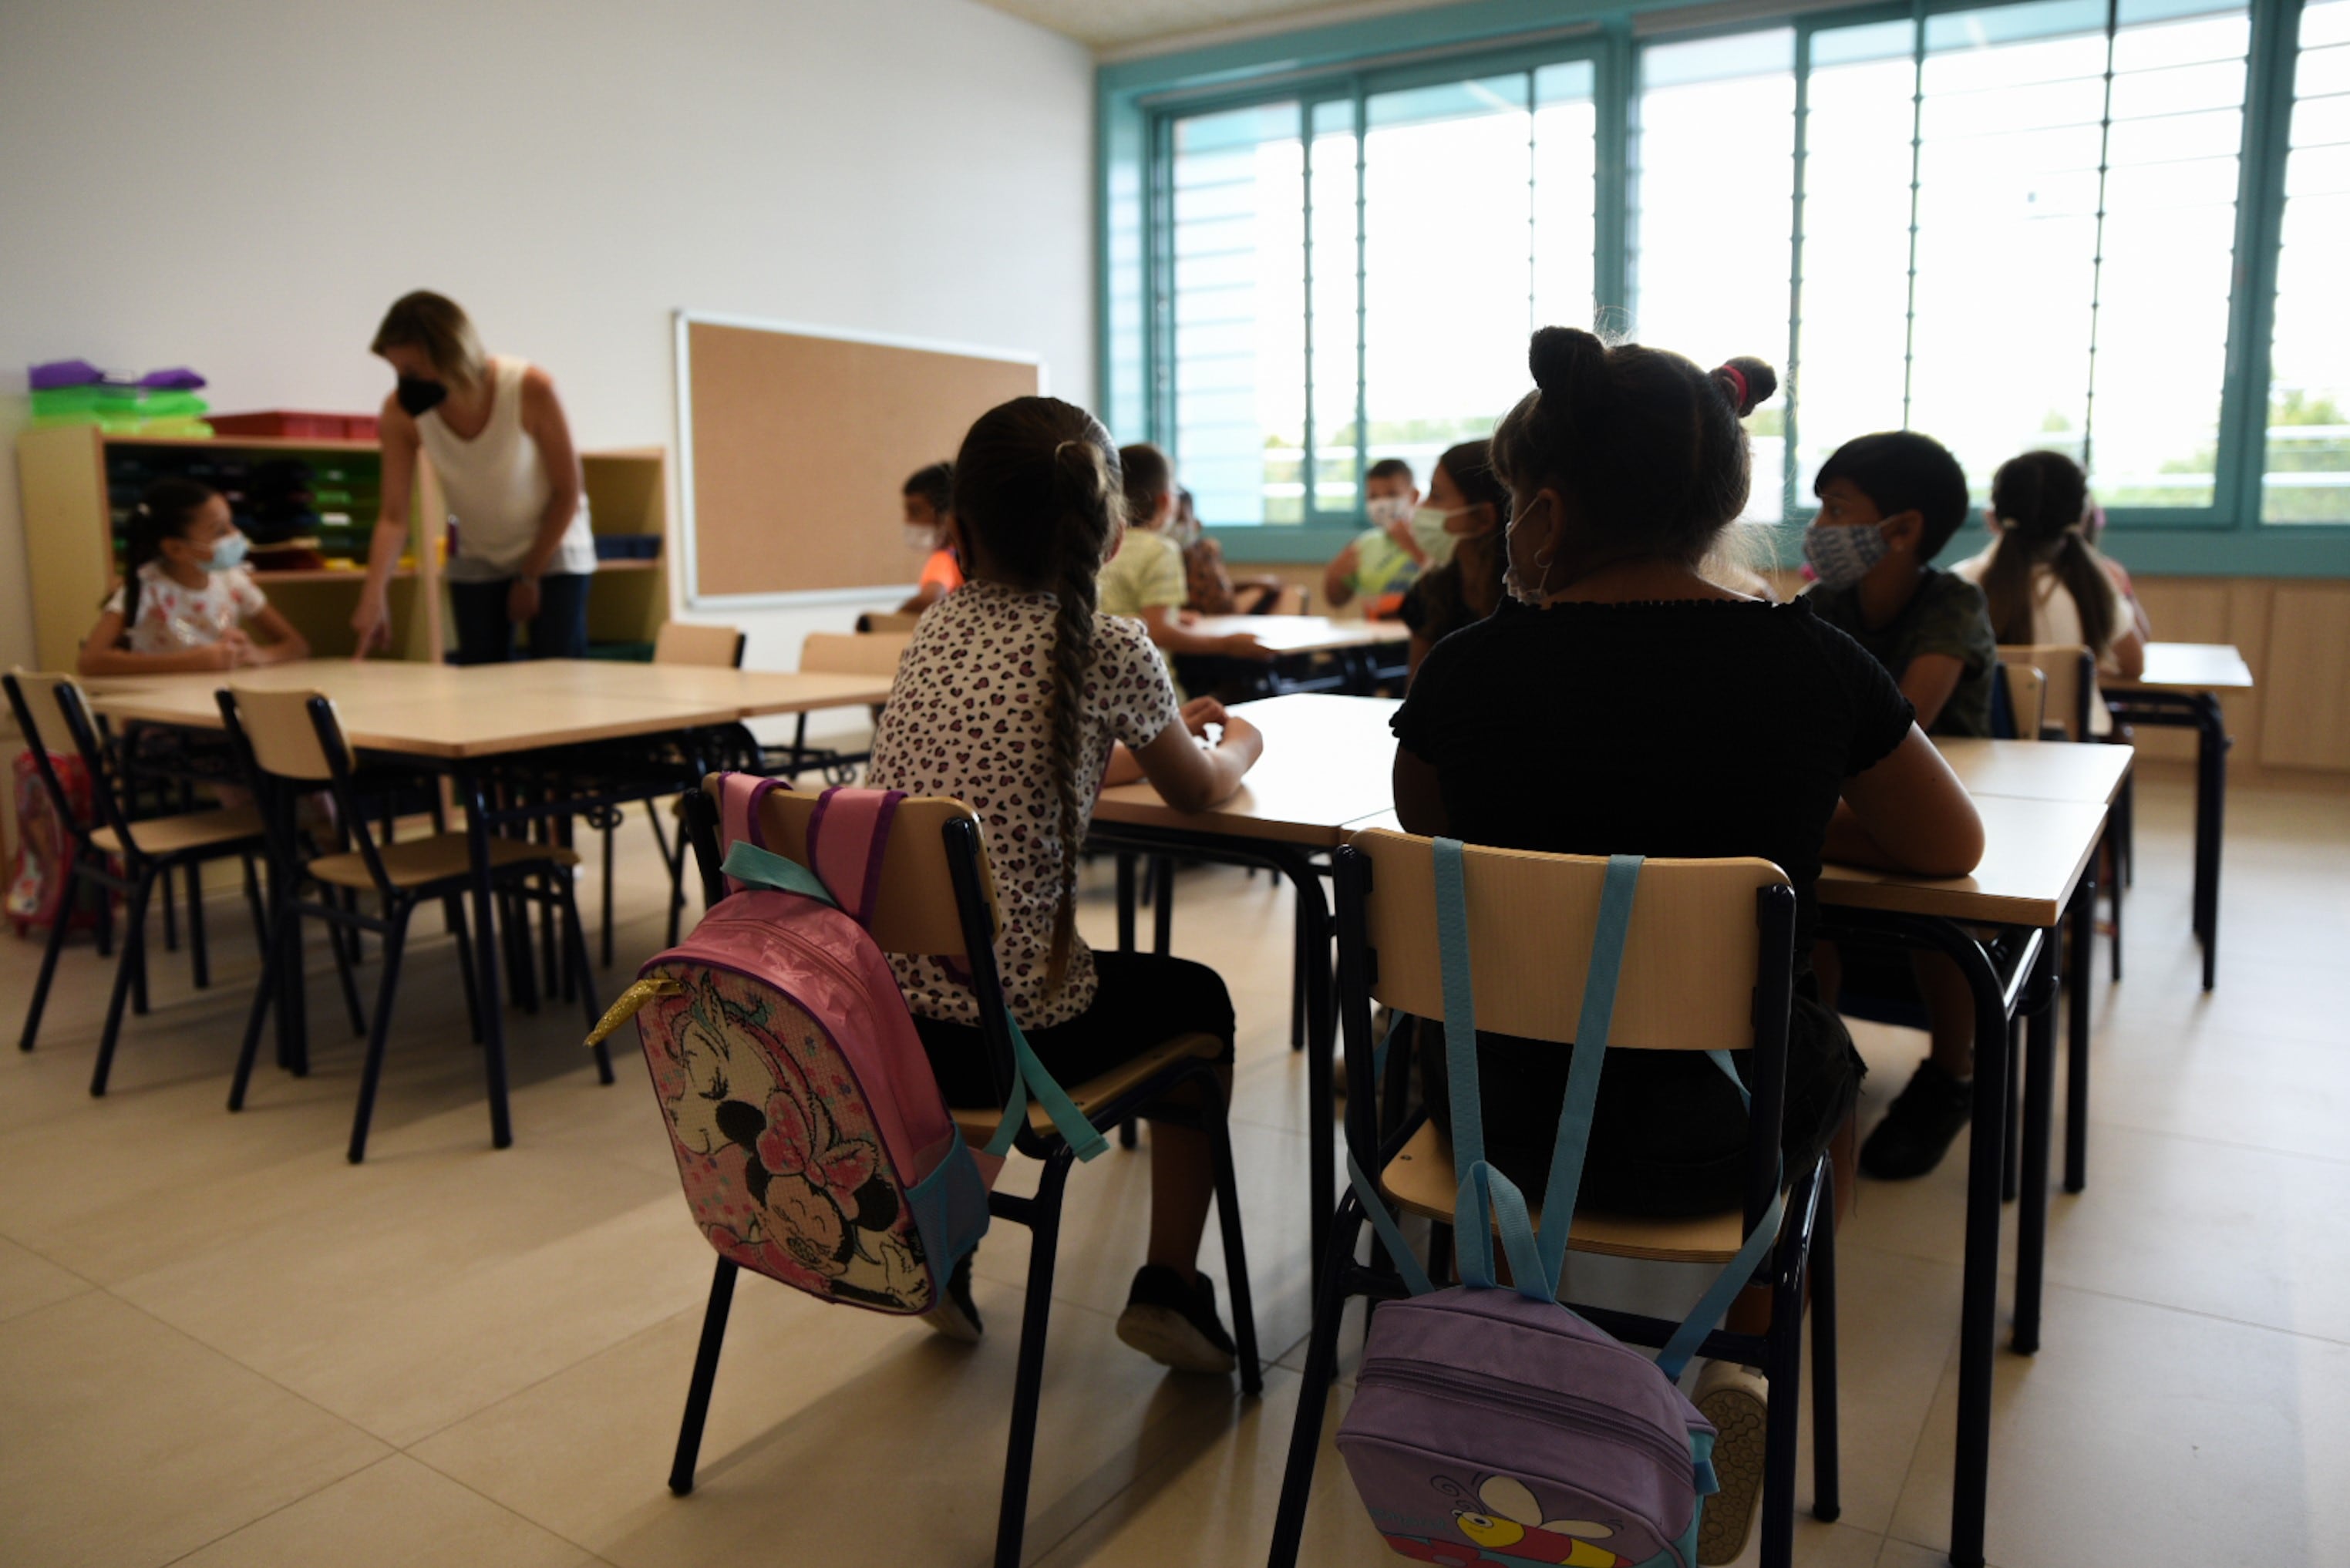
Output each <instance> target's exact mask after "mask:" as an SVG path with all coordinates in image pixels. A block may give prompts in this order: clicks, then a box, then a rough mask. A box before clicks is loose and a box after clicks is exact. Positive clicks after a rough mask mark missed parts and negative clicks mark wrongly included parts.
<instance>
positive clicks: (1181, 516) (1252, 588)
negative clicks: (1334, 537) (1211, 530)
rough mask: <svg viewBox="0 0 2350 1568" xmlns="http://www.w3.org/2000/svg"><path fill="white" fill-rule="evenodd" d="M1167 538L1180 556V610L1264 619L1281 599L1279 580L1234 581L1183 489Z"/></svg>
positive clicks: (1251, 578)
mask: <svg viewBox="0 0 2350 1568" xmlns="http://www.w3.org/2000/svg"><path fill="white" fill-rule="evenodd" d="M1167 532H1168V536H1169V537H1170V538H1171V539H1173V540H1174V541H1175V544H1176V546H1177V548H1179V549H1180V550H1181V551H1182V552H1183V583H1184V598H1183V607H1184V608H1185V609H1187V610H1191V611H1192V612H1194V613H1195V614H1199V615H1264V614H1267V613H1269V612H1270V611H1271V610H1272V608H1273V603H1274V600H1275V599H1277V598H1279V597H1281V579H1280V578H1279V577H1266V576H1245V577H1235V576H1232V571H1231V569H1230V568H1229V567H1227V566H1225V565H1224V547H1223V546H1222V545H1219V544H1218V543H1216V541H1214V540H1213V539H1211V538H1209V537H1208V531H1207V530H1206V529H1205V528H1203V527H1201V525H1200V508H1199V504H1198V503H1197V502H1196V501H1195V500H1193V499H1192V495H1191V492H1190V491H1188V490H1186V489H1184V488H1182V486H1180V485H1178V486H1176V489H1175V521H1174V522H1172V523H1170V524H1168V530H1167Z"/></svg>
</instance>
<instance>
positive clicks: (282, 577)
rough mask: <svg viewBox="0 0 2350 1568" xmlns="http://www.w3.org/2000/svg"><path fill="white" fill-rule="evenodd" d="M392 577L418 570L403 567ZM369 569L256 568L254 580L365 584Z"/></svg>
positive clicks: (395, 577)
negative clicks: (268, 569) (280, 570)
mask: <svg viewBox="0 0 2350 1568" xmlns="http://www.w3.org/2000/svg"><path fill="white" fill-rule="evenodd" d="M391 575H392V576H393V578H394V579H395V580H396V579H398V578H400V577H412V576H415V575H416V568H415V567H413V566H401V567H400V568H398V569H397V570H395V571H394V572H393V573H392V574H391ZM367 576H368V575H367V568H365V567H364V566H359V567H340V566H296V567H293V568H291V569H289V570H286V571H282V572H272V571H266V570H261V569H258V568H256V569H255V572H254V574H253V580H254V581H255V582H256V583H261V584H264V585H266V584H270V583H363V582H366V581H367Z"/></svg>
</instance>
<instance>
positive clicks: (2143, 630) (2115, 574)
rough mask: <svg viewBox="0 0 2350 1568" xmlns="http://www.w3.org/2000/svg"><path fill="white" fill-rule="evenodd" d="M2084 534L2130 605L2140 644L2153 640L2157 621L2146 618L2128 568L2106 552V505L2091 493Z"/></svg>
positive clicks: (2098, 562) (2101, 564)
mask: <svg viewBox="0 0 2350 1568" xmlns="http://www.w3.org/2000/svg"><path fill="white" fill-rule="evenodd" d="M2081 536H2082V537H2083V538H2085V539H2086V540H2088V542H2089V548H2091V549H2092V550H2095V551H2096V552H2097V564H2098V565H2099V566H2103V567H2105V568H2106V576H2109V577H2111V578H2113V580H2114V587H2116V588H2118V589H2120V590H2121V596H2122V603H2124V604H2126V605H2127V606H2128V607H2129V613H2130V623H2131V624H2132V625H2133V626H2136V627H2137V639H2138V641H2139V642H2140V643H2141V644H2144V643H2148V642H2152V641H2153V640H2154V622H2153V621H2152V620H2150V619H2148V618H2147V613H2146V606H2144V605H2142V604H2140V603H2138V598H2137V585H2136V584H2135V583H2133V582H2131V581H2130V575H2129V568H2128V567H2127V566H2123V565H2122V564H2121V563H2120V562H2119V561H2116V560H2115V559H2114V558H2113V557H2112V556H2108V555H2106V553H2105V540H2106V509H2105V508H2104V507H2102V506H2100V505H2098V504H2097V498H2096V497H2095V496H2094V495H2093V496H2091V497H2089V520H2088V521H2087V522H2086V523H2085V524H2083V525H2082V528H2081Z"/></svg>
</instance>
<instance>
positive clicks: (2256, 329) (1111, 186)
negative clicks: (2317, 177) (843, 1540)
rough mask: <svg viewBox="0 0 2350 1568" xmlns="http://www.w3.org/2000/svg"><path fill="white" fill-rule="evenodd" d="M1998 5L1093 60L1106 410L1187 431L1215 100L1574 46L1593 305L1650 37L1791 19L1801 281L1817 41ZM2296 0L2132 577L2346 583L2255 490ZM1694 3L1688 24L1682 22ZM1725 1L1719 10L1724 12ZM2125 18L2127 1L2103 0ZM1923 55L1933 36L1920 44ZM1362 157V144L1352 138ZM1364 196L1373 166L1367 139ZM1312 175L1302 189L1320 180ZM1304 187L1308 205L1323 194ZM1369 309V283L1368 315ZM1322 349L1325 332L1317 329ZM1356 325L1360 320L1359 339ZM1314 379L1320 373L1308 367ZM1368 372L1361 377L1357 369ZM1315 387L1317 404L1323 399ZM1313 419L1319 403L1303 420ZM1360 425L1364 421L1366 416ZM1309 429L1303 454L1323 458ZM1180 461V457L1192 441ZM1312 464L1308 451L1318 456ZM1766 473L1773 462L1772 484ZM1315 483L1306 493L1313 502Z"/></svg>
mask: <svg viewBox="0 0 2350 1568" xmlns="http://www.w3.org/2000/svg"><path fill="white" fill-rule="evenodd" d="M1982 4H1983V0H1911V3H1908V4H1900V3H1894V4H1874V5H1846V6H1837V7H1835V8H1818V9H1809V8H1802V7H1800V6H1795V7H1790V8H1789V9H1788V10H1786V11H1784V12H1779V13H1769V12H1758V14H1756V15H1753V16H1741V17H1739V18H1738V19H1737V20H1735V21H1734V22H1724V21H1721V19H1720V18H1721V12H1720V10H1719V9H1717V8H1714V7H1705V8H1702V9H1696V10H1690V9H1689V8H1687V7H1684V6H1677V5H1672V4H1668V3H1664V0H1659V3H1657V4H1651V5H1639V4H1635V5H1628V6H1627V5H1621V4H1598V3H1595V0H1565V3H1564V4H1562V3H1559V0H1549V3H1540V0H1466V3H1464V4H1457V5H1449V6H1445V7H1441V8H1440V9H1437V10H1432V11H1422V12H1407V13H1402V14H1399V15H1395V16H1381V17H1375V18H1367V19H1362V20H1357V21H1349V22H1341V23H1335V24H1330V25H1326V26H1316V27H1309V28H1305V29H1301V30H1298V31H1295V32H1290V33H1284V34H1278V35H1274V36H1265V37H1259V38H1251V39H1245V40H1240V41H1235V42H1231V43H1225V44H1220V45H1213V46H1210V47H1203V48H1198V49H1191V50H1186V51H1182V52H1180V53H1171V54H1162V55H1154V56H1149V57H1140V58H1136V59H1129V60H1124V61H1113V62H1108V63H1105V64H1104V65H1103V66H1102V67H1099V69H1098V71H1097V82H1096V87H1097V102H1096V108H1097V153H1098V158H1097V162H1098V175H1099V180H1100V190H1099V200H1100V207H1099V212H1100V215H1101V226H1100V233H1099V235H1098V253H1097V263H1098V265H1097V298H1096V305H1097V315H1096V319H1097V324H1098V338H1099V344H1098V358H1097V380H1096V386H1097V389H1098V400H1099V402H1100V405H1101V410H1102V413H1103V417H1104V418H1105V420H1106V421H1107V422H1108V424H1109V425H1110V428H1111V429H1112V430H1114V431H1118V432H1120V434H1121V435H1126V434H1128V433H1129V432H1137V431H1140V432H1147V433H1148V436H1149V439H1151V440H1154V441H1161V442H1165V441H1170V439H1171V437H1172V434H1173V431H1172V424H1173V406H1172V404H1173V400H1172V395H1171V389H1172V370H1173V367H1172V366H1171V364H1168V363H1165V362H1164V361H1165V359H1166V358H1167V348H1166V345H1167V343H1168V342H1169V341H1170V337H1169V333H1168V328H1169V326H1170V318H1169V317H1168V315H1167V312H1168V311H1170V310H1171V307H1172V300H1171V296H1170V295H1169V294H1168V292H1167V291H1166V290H1165V289H1163V288H1161V287H1160V286H1159V285H1160V283H1161V281H1162V280H1163V279H1165V278H1167V277H1168V276H1170V272H1169V270H1168V269H1169V267H1170V261H1171V251H1170V242H1171V234H1170V226H1171V225H1170V223H1169V222H1168V213H1170V210H1171V208H1170V198H1171V192H1170V189H1169V175H1170V156H1169V152H1170V147H1171V135H1172V127H1173V123H1174V121H1175V120H1176V119H1179V118H1182V117H1186V116H1189V115H1192V114H1197V113H1201V112H1207V111H1211V110H1214V109H1233V108H1241V107H1245V106H1248V105H1251V104H1259V103H1265V102H1280V101H1285V100H1289V99H1296V100H1298V101H1299V103H1300V115H1301V120H1304V119H1305V118H1306V117H1309V116H1310V115H1311V113H1312V108H1311V106H1312V104H1313V103H1314V102H1315V101H1321V100H1326V99H1332V98H1336V97H1343V96H1347V95H1348V94H1351V95H1352V96H1353V99H1354V102H1355V106H1356V125H1357V134H1358V135H1359V134H1360V132H1361V128H1362V124H1363V120H1362V115H1363V101H1364V99H1365V98H1366V97H1367V96H1368V94H1370V93H1372V92H1378V91H1384V90H1388V88H1391V87H1395V86H1409V85H1414V84H1416V83H1423V82H1430V81H1441V80H1446V79H1452V78H1462V77H1468V76H1472V75H1492V74H1499V73H1505V72H1512V71H1518V70H1529V71H1530V70H1533V69H1534V68H1536V67H1539V66H1543V65H1548V64H1551V63H1554V62H1555V61H1559V60H1565V59H1578V58H1585V59H1589V60H1591V61H1592V63H1593V67H1594V76H1595V82H1594V101H1595V108H1596V123H1597V128H1598V129H1597V138H1598V140H1597V146H1596V149H1595V151H1596V172H1597V188H1596V192H1595V195H1596V208H1595V218H1596V223H1595V230H1596V254H1595V256H1594V268H1593V275H1594V279H1595V285H1596V292H1597V295H1598V297H1599V299H1600V300H1601V301H1602V302H1606V303H1614V302H1626V301H1627V293H1628V286H1629V284H1630V281H1631V280H1630V277H1629V275H1628V273H1629V267H1630V246H1631V241H1632V237H1633V236H1632V234H1631V227H1630V225H1631V221H1632V213H1631V203H1632V197H1633V192H1632V191H1631V189H1630V185H1631V179H1632V174H1631V171H1629V170H1628V169H1627V151H1628V149H1629V143H1630V138H1631V135H1632V126H1633V119H1634V116H1635V114H1636V113H1637V109H1638V92H1639V82H1638V66H1639V50H1640V48H1641V47H1644V46H1647V45H1649V44H1658V43H1667V42H1678V41H1680V40H1683V39H1690V38H1700V37H1706V36H1731V35H1735V34H1738V33H1742V32H1749V31H1756V30H1762V29H1766V28H1772V27H1793V28H1794V30H1795V36H1796V64H1795V91H1796V104H1795V115H1796V119H1795V168H1794V182H1793V192H1794V194H1793V201H1792V202H1791V211H1790V234H1789V236H1788V244H1789V246H1790V260H1791V267H1790V274H1791V276H1792V277H1794V279H1795V280H1796V282H1797V285H1798V287H1800V282H1801V277H1802V270H1801V265H1800V263H1801V250H1800V247H1801V243H1802V242H1801V222H1800V217H1801V212H1802V203H1803V201H1804V187H1803V170H1804V141H1803V138H1804V109H1805V99H1804V94H1805V88H1806V84H1807V80H1808V70H1807V67H1808V64H1809V57H1810V46H1811V40H1812V37H1813V36H1814V35H1815V34H1816V33H1818V32H1820V31H1822V30H1824V29H1826V28H1832V27H1839V26H1851V25H1853V24H1854V23H1856V22H1867V21H1872V20H1887V21H1895V20H1905V19H1906V20H1908V21H1911V22H1912V23H1913V24H1915V25H1917V26H1918V29H1919V36H1921V37H1922V36H1923V23H1924V20H1925V19H1926V18H1927V17H1929V16H1935V15H1938V14H1941V13H1945V12H1951V11H1967V10H1975V9H1980V8H1981V6H1982ZM2301 9H2302V4H2301V0H2249V10H2250V19H2251V34H2250V38H2249V41H2248V46H2247V58H2246V78H2245V96H2244V106H2243V125H2242V140H2241V152H2240V156H2239V162H2238V191H2237V202H2236V214H2235V223H2236V231H2235V236H2234V243H2235V257H2236V262H2235V283H2234V286H2233V288H2232V289H2231V290H2230V298H2229V305H2228V315H2227V320H2228V346H2227V351H2226V358H2225V369H2224V372H2223V379H2222V383H2221V389H2220V422H2219V441H2218V466H2217V472H2216V474H2215V484H2214V493H2213V498H2212V504H2211V505H2210V507H2208V508H2205V507H2164V508H2152V507H2134V508H2116V509H2114V510H2113V511H2112V512H2111V514H2109V518H2108V522H2109V525H2110V527H2109V532H2108V535H2107V545H2108V548H2109V549H2111V550H2112V551H2113V552H2114V553H2115V554H2116V556H2118V557H2119V558H2120V559H2122V560H2123V561H2125V562H2126V564H2127V565H2129V566H2131V567H2132V568H2133V569H2135V570H2139V571H2145V572H2150V573H2155V574H2158V575H2182V576H2185V575H2191V576H2350V524H2328V523H2263V522H2262V520H2261V514H2260V512H2261V494H2262V475H2263V466H2264V462H2265V459H2266V454H2267V446H2268V441H2267V420H2268V412H2269V383H2270V365H2269V358H2270V340H2271V335H2272V329H2273V323H2274V316H2275V304H2276V286H2277V257H2278V247H2279V244H2280V238H2281V232H2282V218H2283V210H2284V187H2285V180H2284V175H2285V161H2286V152H2287V148H2288V145H2289V139H2290V132H2291V123H2292V115H2293V79H2294V66H2295V61H2296V51H2297V48H2298V44H2299V30H2300V19H2301ZM1684 11H1686V13H1687V15H1688V16H1689V18H1690V25H1689V26H1676V25H1675V21H1676V16H1677V14H1678V13H1681V12H1684ZM1709 13H1710V14H1709ZM2107 14H2108V18H2109V26H2110V25H2111V23H2110V18H2111V17H2112V16H2113V15H2114V10H2113V6H2112V5H2110V4H2109V5H2108V11H2107ZM1921 48H1922V46H1921ZM1357 145H1358V149H1359V146H1360V143H1359V142H1358V144H1357ZM1357 157H1358V174H1357V179H1358V191H1357V194H1358V198H1359V179H1360V174H1359V158H1360V154H1359V151H1358V155H1357ZM1310 188H1311V187H1310V181H1309V182H1308V189H1309V191H1310ZM1307 199H1308V200H1309V201H1310V200H1311V197H1310V195H1309V197H1308V198H1307ZM1795 306H1796V301H1795V300H1794V298H1793V297H1792V296H1791V299H1790V302H1789V317H1788V322H1787V340H1786V341H1787V350H1788V358H1787V360H1786V361H1785V368H1786V369H1787V370H1788V372H1789V378H1790V379H1793V376H1794V372H1795V371H1796V369H1797V365H1796V362H1795V360H1794V348H1795V344H1796V326H1797V323H1796V319H1795ZM1362 307H1363V301H1362V296H1361V295H1360V293H1359V292H1358V294H1357V310H1358V312H1359V311H1360V310H1361V309H1362ZM1309 341H1310V338H1309ZM1361 341H1362V339H1361V336H1360V333H1359V331H1358V333H1357V352H1358V353H1359V352H1360V345H1361ZM1309 379H1310V372H1309ZM1357 385H1358V387H1359V385H1360V379H1359V374H1358V379H1357ZM1311 406H1312V405H1311V400H1310V398H1309V401H1308V408H1309V410H1310V409H1311ZM1309 417H1310V415H1309ZM1800 417H1801V409H1800V407H1799V406H1791V407H1790V409H1789V410H1788V415H1787V422H1786V444H1785V453H1786V456H1785V460H1784V463H1783V471H1782V472H1781V474H1780V476H1779V480H1780V483H1781V484H1782V486H1783V490H1784V492H1785V495H1784V500H1785V508H1786V509H1785V516H1786V517H1787V518H1788V519H1790V521H1788V522H1784V523H1779V524H1752V527H1753V528H1754V529H1755V530H1756V531H1757V533H1758V534H1759V535H1766V536H1767V537H1768V540H1769V543H1770V545H1771V546H1772V550H1773V553H1774V554H1775V556H1776V557H1777V558H1778V559H1779V560H1781V561H1783V562H1793V561H1794V560H1797V559H1800V556H1801V548H1800V535H1801V529H1802V522H1801V519H1803V518H1804V517H1805V516H1807V514H1808V512H1809V507H1808V505H1805V504H1803V503H1804V502H1805V501H1806V499H1807V498H1805V497H1801V496H1798V495H1796V494H1794V479H1795V472H1796V466H1797V464H1798V462H1800V456H1799V445H1798V441H1797V430H1796V425H1797V421H1798V420H1799V419H1800ZM1360 429H1361V425H1360V421H1359V410H1358V421H1357V430H1358V431H1360ZM1310 439H1311V438H1310V434H1309V449H1308V450H1309V453H1310V451H1311V446H1310ZM1179 456H1180V454H1179ZM1310 461H1311V460H1310V457H1309V463H1310ZM1758 477H1759V476H1758ZM1311 499H1312V491H1311V487H1310V486H1309V493H1308V500H1309V505H1310V504H1311ZM1364 525H1365V524H1364V523H1363V521H1362V519H1361V518H1360V517H1359V516H1356V517H1352V518H1340V517H1337V516H1335V515H1333V514H1323V515H1322V516H1319V517H1316V516H1314V515H1313V514H1311V513H1309V514H1308V520H1307V521H1306V522H1305V523H1302V524H1286V523H1284V524H1247V525H1240V526H1212V525H1211V533H1212V534H1213V535H1214V536H1215V537H1216V538H1217V539H1218V540H1219V541H1221V543H1222V545H1223V549H1224V552H1225V554H1226V556H1228V557H1230V558H1232V559H1233V560H1235V561H1283V562H1301V561H1315V560H1321V559H1326V558H1327V557H1328V556H1332V555H1335V554H1336V552H1337V550H1338V549H1339V548H1341V547H1342V546H1343V545H1346V544H1347V541H1348V540H1349V539H1351V538H1352V537H1353V536H1354V535H1355V534H1357V532H1359V531H1360V529H1361V528H1362V527H1363V526H1364ZM1983 542H1984V541H1983V538H1982V535H1981V531H1980V528H1979V526H1978V525H1974V524H1970V528H1969V530H1968V532H1967V533H1966V534H1962V535H1960V538H1959V539H1958V540H1956V541H1954V542H1953V543H1952V544H1951V545H1950V547H1949V548H1948V550H1946V552H1945V555H1946V556H1947V557H1948V558H1952V559H1955V558H1958V556H1960V555H1963V554H1966V553H1970V552H1971V551H1972V550H1974V549H1977V548H1980V547H1981V545H1982V543H1983Z"/></svg>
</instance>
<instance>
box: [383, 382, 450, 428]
mask: <svg viewBox="0 0 2350 1568" xmlns="http://www.w3.org/2000/svg"><path fill="white" fill-rule="evenodd" d="M448 395H449V389H448V388H446V387H444V386H442V384H441V383H440V382H438V381H428V380H426V379H424V378H423V377H421V376H402V377H401V378H400V386H399V387H398V388H397V389H395V390H394V391H393V393H392V396H393V397H395V398H397V399H398V400H400V407H401V408H402V409H405V410H407V411H408V417H409V418H410V419H411V420H412V419H417V418H420V417H421V416H422V415H423V414H425V413H426V412H427V411H429V410H432V409H436V408H438V407H440V405H441V401H442V399H444V398H446V397H447V396H448Z"/></svg>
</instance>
